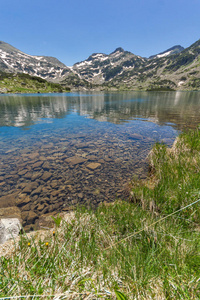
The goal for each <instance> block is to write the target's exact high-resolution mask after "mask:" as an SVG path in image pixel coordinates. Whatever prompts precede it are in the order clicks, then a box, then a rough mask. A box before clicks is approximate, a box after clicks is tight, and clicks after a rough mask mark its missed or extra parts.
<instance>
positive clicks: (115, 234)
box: [0, 130, 200, 299]
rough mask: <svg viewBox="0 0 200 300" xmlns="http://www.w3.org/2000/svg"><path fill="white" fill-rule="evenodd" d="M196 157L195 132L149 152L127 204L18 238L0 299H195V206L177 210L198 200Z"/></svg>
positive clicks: (198, 242)
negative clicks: (146, 168)
mask: <svg viewBox="0 0 200 300" xmlns="http://www.w3.org/2000/svg"><path fill="white" fill-rule="evenodd" d="M199 151H200V132H199V130H196V131H191V132H189V133H187V134H183V135H181V136H180V137H179V139H178V141H177V143H176V144H175V145H174V147H173V148H172V149H171V150H169V149H167V148H166V147H165V146H164V145H155V147H154V149H153V150H152V152H151V154H150V157H149V159H150V163H151V176H150V177H149V179H147V180H146V181H143V182H141V181H140V182H139V181H138V182H137V181H134V182H133V188H132V198H131V199H130V201H129V202H125V201H116V202H115V203H113V204H103V205H101V206H100V207H99V208H98V209H97V210H96V211H93V210H89V209H84V208H82V209H81V208H79V209H77V210H76V211H75V212H74V214H72V215H71V218H69V219H68V220H67V221H65V220H64V219H63V220H62V221H61V220H60V218H59V216H58V217H57V219H55V230H54V231H53V230H50V231H47V232H46V233H45V234H43V235H41V234H40V232H38V233H37V232H36V233H35V235H34V237H32V238H30V237H29V236H27V235H22V236H21V237H20V240H19V242H17V243H16V244H15V251H14V252H13V253H12V254H11V255H9V256H6V257H2V258H1V261H0V268H1V272H0V297H2V298H3V297H10V298H9V299H12V298H11V297H12V296H13V297H14V296H22V295H23V296H25V298H26V299H41V298H42V297H43V299H97V298H103V299H199V298H200V238H199V234H200V230H199V228H200V226H199V225H200V218H199V217H200V215H199V203H200V202H198V203H196V204H194V205H192V206H189V207H188V208H186V209H183V208H184V207H185V206H187V205H188V204H190V203H192V202H194V201H196V200H198V198H199V191H200V173H199V167H200V161H199V160H200V157H199ZM149 205H150V209H149ZM181 209H182V210H181ZM178 210H180V211H179V212H178ZM175 211H177V213H175ZM173 213H174V214H173ZM170 214H171V215H170ZM167 216H168V217H167ZM165 217H166V218H165ZM60 221H61V222H60ZM28 295H32V296H28ZM13 299H14V298H13ZM18 299H19V298H18ZM21 299H23V298H21Z"/></svg>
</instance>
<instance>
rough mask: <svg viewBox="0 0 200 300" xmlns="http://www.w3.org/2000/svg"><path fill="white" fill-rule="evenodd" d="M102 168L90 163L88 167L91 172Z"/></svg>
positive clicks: (97, 164) (98, 164)
mask: <svg viewBox="0 0 200 300" xmlns="http://www.w3.org/2000/svg"><path fill="white" fill-rule="evenodd" d="M100 166H101V164H100V163H90V164H88V165H87V168H88V169H90V170H96V169H97V168H99V167H100Z"/></svg>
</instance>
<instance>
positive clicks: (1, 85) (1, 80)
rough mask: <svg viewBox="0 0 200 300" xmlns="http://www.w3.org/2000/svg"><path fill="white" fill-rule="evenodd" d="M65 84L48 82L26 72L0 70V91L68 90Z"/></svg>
mask: <svg viewBox="0 0 200 300" xmlns="http://www.w3.org/2000/svg"><path fill="white" fill-rule="evenodd" d="M69 90H70V89H69V88H68V87H67V86H61V85H60V84H58V83H52V82H48V81H46V80H44V79H42V78H40V77H36V76H30V75H28V74H9V73H2V72H0V92H2V93H54V92H55V93H62V92H69Z"/></svg>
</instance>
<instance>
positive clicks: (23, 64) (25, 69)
mask: <svg viewBox="0 0 200 300" xmlns="http://www.w3.org/2000/svg"><path fill="white" fill-rule="evenodd" d="M0 70H1V71H3V72H9V73H26V74H29V75H31V76H38V77H42V78H43V79H46V80H49V81H55V82H59V81H60V80H62V79H63V78H64V77H66V75H69V74H70V73H71V70H70V68H68V67H66V66H65V65H64V64H63V63H61V62H60V61H59V60H58V59H57V58H54V57H49V56H32V55H28V54H26V53H23V52H22V51H20V50H18V49H16V48H14V47H13V46H11V45H9V44H7V43H5V42H2V41H0Z"/></svg>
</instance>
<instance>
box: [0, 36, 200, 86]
mask: <svg viewBox="0 0 200 300" xmlns="http://www.w3.org/2000/svg"><path fill="white" fill-rule="evenodd" d="M0 71H4V72H11V73H27V74H29V75H32V76H33V75H34V76H39V77H41V78H43V79H46V80H48V81H52V82H59V83H60V84H62V85H68V86H70V87H71V88H75V89H83V88H84V89H101V90H109V89H115V90H119V89H130V90H193V89H199V88H200V40H198V41H197V42H196V43H194V44H192V45H191V46H190V47H188V48H186V49H184V48H183V47H181V46H179V45H178V46H174V47H172V48H170V49H167V50H166V51H164V52H161V53H159V54H156V55H153V56H151V57H149V58H144V57H141V56H138V55H135V54H133V53H131V52H129V51H125V50H124V49H122V48H120V47H119V48H117V49H116V50H115V51H113V52H112V53H110V54H109V55H107V54H104V53H93V54H92V55H91V56H89V57H88V58H87V59H86V60H84V61H81V62H78V63H76V64H74V65H73V66H72V67H67V66H65V65H64V64H63V63H61V62H60V61H59V60H57V59H56V58H53V57H47V56H31V55H28V54H25V53H23V52H21V51H20V50H18V49H16V48H14V47H12V46H11V45H9V44H6V43H4V42H0Z"/></svg>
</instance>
